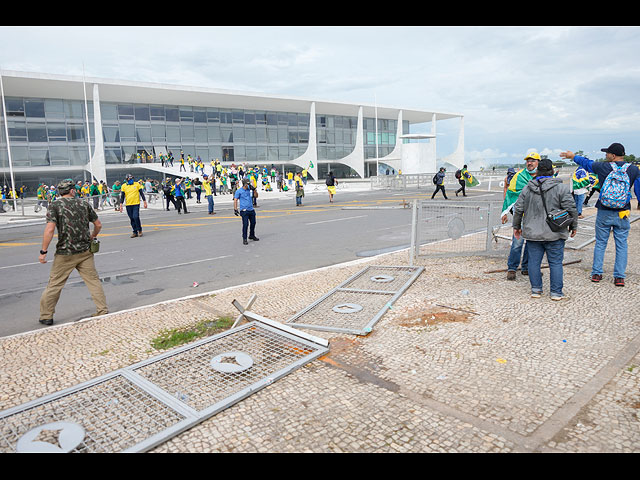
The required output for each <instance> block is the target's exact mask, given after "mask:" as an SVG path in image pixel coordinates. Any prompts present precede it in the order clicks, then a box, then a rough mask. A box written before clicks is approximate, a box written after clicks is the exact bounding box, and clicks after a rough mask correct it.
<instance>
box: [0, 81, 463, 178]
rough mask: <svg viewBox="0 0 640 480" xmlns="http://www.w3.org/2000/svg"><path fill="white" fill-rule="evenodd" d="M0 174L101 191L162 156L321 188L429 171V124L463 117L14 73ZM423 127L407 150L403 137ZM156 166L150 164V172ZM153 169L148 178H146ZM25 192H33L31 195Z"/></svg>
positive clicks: (3, 118) (455, 159) (1, 138)
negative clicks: (245, 168)
mask: <svg viewBox="0 0 640 480" xmlns="http://www.w3.org/2000/svg"><path fill="white" fill-rule="evenodd" d="M0 74H1V78H2V87H3V93H4V97H3V100H4V101H3V102H2V104H1V105H0V109H1V110H2V112H1V113H2V115H0V122H1V124H2V128H1V129H0V171H1V172H2V175H3V176H4V179H5V183H7V178H8V175H9V174H11V173H13V174H14V176H15V178H16V183H17V184H27V185H28V186H29V187H31V186H33V185H36V186H37V184H38V183H39V182H41V181H43V182H45V183H53V182H54V181H57V180H58V179H60V178H66V177H73V178H77V179H83V178H84V179H90V178H91V175H93V176H94V177H95V178H96V179H98V180H106V181H107V182H111V181H113V180H115V179H118V178H121V177H122V176H123V175H124V174H126V173H127V172H135V174H140V175H144V176H152V175H151V174H150V171H146V172H145V171H142V170H143V169H149V168H150V167H151V165H150V164H149V158H150V156H151V155H152V156H153V158H154V160H153V161H155V162H159V155H160V154H165V153H166V152H168V151H171V152H172V153H173V155H174V157H176V158H179V156H180V152H181V151H182V152H184V156H185V158H186V157H187V155H191V156H192V157H193V158H196V157H200V158H201V159H202V161H203V162H204V163H205V164H206V165H209V164H210V162H211V161H212V160H215V159H218V160H220V161H222V163H223V164H227V165H230V164H231V163H235V164H238V163H248V164H249V165H260V166H263V165H267V166H269V168H271V166H272V165H274V166H276V168H278V169H281V170H283V171H290V170H300V169H302V168H307V169H308V170H309V173H310V175H311V177H312V178H314V179H322V178H324V176H325V175H326V173H327V172H328V171H329V170H331V171H333V172H334V174H335V175H336V176H337V177H343V178H344V177H352V178H366V177H369V176H372V175H376V174H377V173H380V174H386V173H388V172H396V171H398V170H402V171H403V172H404V173H422V172H430V171H434V170H435V160H436V139H435V138H436V137H435V133H436V122H437V121H439V120H446V119H450V118H456V117H458V118H460V136H459V141H458V148H457V149H456V151H455V152H454V154H453V155H451V156H450V157H449V158H447V161H448V162H449V163H452V164H454V165H457V164H460V165H461V164H462V163H464V159H463V158H462V152H463V147H464V144H463V142H464V126H463V116H462V115H460V114H452V113H442V112H428V111H420V110H412V109H405V108H395V107H387V106H384V107H383V106H376V105H371V104H368V105H363V104H348V103H344V102H330V101H324V100H315V99H304V98H292V97H285V96H278V95H267V94H258V93H253V92H236V91H225V90H217V89H210V88H198V87H189V86H175V85H166V84H158V83H148V82H132V81H118V80H111V79H99V78H89V77H87V78H83V77H77V76H64V75H49V74H39V73H26V72H16V71H2V72H0ZM422 123H430V124H431V127H430V131H431V134H429V135H422V136H420V138H422V139H424V140H427V141H426V142H418V143H416V142H415V138H416V136H415V135H412V134H411V127H412V125H415V124H422ZM155 167H157V165H156V166H155ZM156 171H157V168H156ZM34 189H35V188H34Z"/></svg>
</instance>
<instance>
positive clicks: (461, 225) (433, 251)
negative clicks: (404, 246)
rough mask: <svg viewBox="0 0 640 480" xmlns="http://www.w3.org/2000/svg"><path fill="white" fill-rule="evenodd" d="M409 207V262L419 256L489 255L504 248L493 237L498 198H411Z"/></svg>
mask: <svg viewBox="0 0 640 480" xmlns="http://www.w3.org/2000/svg"><path fill="white" fill-rule="evenodd" d="M412 207H413V211H412V222H411V248H410V249H409V252H410V265H413V262H414V260H415V259H417V258H419V257H445V256H465V255H489V254H498V253H503V251H504V249H505V246H504V245H502V244H500V243H498V242H497V241H496V229H500V228H501V227H496V225H500V214H501V212H502V202H474V203H473V204H471V203H470V202H455V201H453V200H450V201H448V202H440V201H434V200H415V201H414V202H413V206H412ZM505 227H506V226H505Z"/></svg>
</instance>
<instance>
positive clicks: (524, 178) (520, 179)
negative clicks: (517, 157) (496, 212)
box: [501, 168, 533, 216]
mask: <svg viewBox="0 0 640 480" xmlns="http://www.w3.org/2000/svg"><path fill="white" fill-rule="evenodd" d="M532 178H533V175H531V174H530V173H529V172H528V171H527V169H526V168H523V169H522V170H518V171H517V172H516V174H515V175H514V176H513V178H511V182H509V188H507V194H506V195H505V197H504V202H503V203H502V214H501V216H502V215H506V214H507V213H509V210H510V209H511V207H513V206H514V205H515V203H516V201H517V200H518V197H519V196H520V192H522V189H523V188H524V186H525V185H526V184H527V183H529V180H531V179H532Z"/></svg>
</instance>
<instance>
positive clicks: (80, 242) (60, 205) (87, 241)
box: [39, 179, 108, 325]
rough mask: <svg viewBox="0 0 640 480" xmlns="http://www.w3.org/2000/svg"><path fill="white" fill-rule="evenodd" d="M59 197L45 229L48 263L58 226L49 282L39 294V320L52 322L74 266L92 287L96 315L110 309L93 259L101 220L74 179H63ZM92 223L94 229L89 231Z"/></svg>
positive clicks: (43, 252) (43, 258)
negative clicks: (50, 245) (77, 187)
mask: <svg viewBox="0 0 640 480" xmlns="http://www.w3.org/2000/svg"><path fill="white" fill-rule="evenodd" d="M58 194H59V195H60V197H59V198H58V199H57V200H55V201H54V202H52V203H51V204H50V205H49V210H48V211H47V226H46V227H45V229H44V235H43V239H42V250H40V258H39V260H40V263H47V259H46V257H47V253H48V252H47V249H48V248H49V244H50V243H51V240H52V239H53V235H54V232H55V230H56V228H57V229H58V243H57V244H56V253H55V256H54V259H53V266H52V267H51V273H50V275H49V283H48V285H47V288H46V289H45V290H44V292H43V293H42V297H41V298H40V323H42V324H44V325H51V324H53V313H54V311H55V307H56V304H57V303H58V299H59V298H60V293H61V291H62V288H63V287H64V285H65V283H66V282H67V279H68V278H69V275H71V272H73V270H78V273H79V274H80V276H81V277H82V280H84V283H85V284H86V285H87V287H88V288H89V293H91V298H93V302H94V303H95V304H96V309H97V312H96V315H104V314H106V313H108V310H107V300H106V297H105V295H104V291H103V289H102V284H101V283H100V278H99V277H98V272H97V271H96V266H95V263H94V261H93V253H92V252H91V250H90V247H91V242H92V241H93V240H94V239H95V238H96V237H97V236H98V233H99V232H100V230H101V229H102V223H101V222H100V220H98V215H97V214H96V212H95V211H94V210H93V208H92V207H91V205H89V203H88V202H83V201H82V200H81V199H79V198H75V197H76V190H75V188H74V185H73V182H72V181H71V180H70V179H69V180H62V181H61V182H60V183H59V184H58ZM89 223H93V232H90V231H89Z"/></svg>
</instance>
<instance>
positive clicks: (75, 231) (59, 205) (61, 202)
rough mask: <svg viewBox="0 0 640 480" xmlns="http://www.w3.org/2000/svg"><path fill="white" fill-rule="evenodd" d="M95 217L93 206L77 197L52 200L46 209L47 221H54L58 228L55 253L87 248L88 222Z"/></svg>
mask: <svg viewBox="0 0 640 480" xmlns="http://www.w3.org/2000/svg"><path fill="white" fill-rule="evenodd" d="M97 219H98V215H97V214H96V212H95V210H94V209H93V207H92V206H91V205H89V203H88V202H85V201H83V200H81V199H79V198H58V199H57V200H55V201H54V202H52V203H51V205H49V210H48V211H47V222H51V223H55V224H56V228H57V229H58V243H57V244H56V254H58V255H74V254H76V253H82V252H86V251H87V250H89V247H91V233H90V232H89V223H90V222H95V221H96V220H97Z"/></svg>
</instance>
